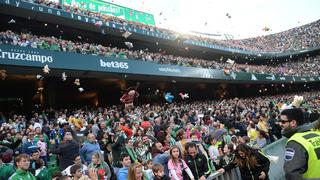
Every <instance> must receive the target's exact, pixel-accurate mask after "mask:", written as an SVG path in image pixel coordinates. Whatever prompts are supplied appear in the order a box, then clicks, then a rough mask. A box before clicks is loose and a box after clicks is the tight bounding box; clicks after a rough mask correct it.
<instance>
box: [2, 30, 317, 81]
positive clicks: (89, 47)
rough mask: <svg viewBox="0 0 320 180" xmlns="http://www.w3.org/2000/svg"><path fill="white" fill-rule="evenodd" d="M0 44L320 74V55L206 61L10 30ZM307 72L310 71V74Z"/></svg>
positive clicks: (212, 66) (235, 68)
mask: <svg viewBox="0 0 320 180" xmlns="http://www.w3.org/2000/svg"><path fill="white" fill-rule="evenodd" d="M0 44H9V45H17V46H22V47H31V48H40V49H48V50H52V51H62V52H75V53H81V54H89V55H94V56H106V57H116V58H122V59H133V60H140V61H148V62H154V63H159V64H171V65H179V66H187V67H202V68H209V69H217V70H228V71H229V73H230V72H231V71H234V72H249V73H260V74H279V75H295V76H318V75H319V72H320V71H319V70H320V63H319V60H320V56H313V57H306V58H305V57H304V58H302V59H300V60H297V61H294V62H292V61H289V62H287V61H285V62H284V63H282V64H279V65H276V66H275V65H270V66H268V65H248V64H237V63H233V64H230V63H226V62H222V61H220V60H219V59H218V60H211V61H209V60H203V59H197V58H189V57H181V56H174V55H167V54H164V53H153V52H149V51H148V50H147V49H144V50H131V49H123V48H117V47H110V46H103V45H101V44H89V43H87V42H82V41H81V40H79V41H77V42H74V41H70V40H63V39H59V38H56V37H53V36H51V37H45V36H36V35H32V34H30V33H16V32H12V31H10V30H7V31H4V32H0ZM305 72H308V74H306V73H305Z"/></svg>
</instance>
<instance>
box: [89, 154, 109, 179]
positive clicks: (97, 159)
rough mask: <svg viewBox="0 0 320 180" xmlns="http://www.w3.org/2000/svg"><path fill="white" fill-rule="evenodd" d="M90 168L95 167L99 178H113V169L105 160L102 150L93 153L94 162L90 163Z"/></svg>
mask: <svg viewBox="0 0 320 180" xmlns="http://www.w3.org/2000/svg"><path fill="white" fill-rule="evenodd" d="M88 168H89V169H94V170H95V171H96V172H97V175H98V180H101V179H110V178H111V175H112V172H111V169H110V167H109V165H108V164H107V163H106V162H105V161H104V160H103V155H102V154H101V153H100V152H95V153H93V154H92V162H91V163H90V164H89V166H88Z"/></svg>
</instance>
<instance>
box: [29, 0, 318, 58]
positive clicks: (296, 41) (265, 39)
mask: <svg viewBox="0 0 320 180" xmlns="http://www.w3.org/2000/svg"><path fill="white" fill-rule="evenodd" d="M28 2H32V3H37V4H41V5H45V6H49V7H51V8H57V9H63V10H66V11H68V12H73V13H76V14H81V15H87V16H90V17H96V18H101V19H102V20H103V21H106V22H116V23H119V24H123V25H128V24H130V25H132V26H134V27H136V28H140V29H143V30H148V31H155V32H162V33H166V34H170V35H175V36H177V33H176V32H174V31H170V30H166V29H161V28H158V27H151V26H147V25H144V24H141V23H137V22H131V21H130V22H129V21H126V20H123V19H120V18H117V17H113V16H108V15H104V14H101V13H96V12H92V11H88V10H85V9H83V8H80V7H78V6H76V5H73V6H66V5H63V6H61V5H60V4H59V3H55V2H51V1H46V0H29V1H28ZM177 37H178V36H177ZM181 37H182V38H187V39H190V40H195V41H199V42H205V43H208V44H214V45H219V46H224V47H231V48H236V49H242V50H249V51H256V52H296V51H301V50H305V49H309V48H316V47H320V44H319V42H320V20H317V21H315V22H312V23H309V24H306V25H303V26H299V27H296V28H292V29H289V30H287V31H283V32H280V33H275V34H270V35H266V36H258V37H254V38H248V39H241V40H216V39H211V38H205V37H197V36H190V35H181Z"/></svg>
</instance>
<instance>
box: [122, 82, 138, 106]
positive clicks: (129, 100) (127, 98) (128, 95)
mask: <svg viewBox="0 0 320 180" xmlns="http://www.w3.org/2000/svg"><path fill="white" fill-rule="evenodd" d="M138 87H139V83H137V85H136V87H129V88H128V89H127V90H126V92H125V93H124V94H123V95H122V96H121V98H120V101H121V102H122V103H124V106H125V108H126V109H130V108H133V107H134V105H133V102H134V99H135V98H137V97H139V93H138V91H137V89H138Z"/></svg>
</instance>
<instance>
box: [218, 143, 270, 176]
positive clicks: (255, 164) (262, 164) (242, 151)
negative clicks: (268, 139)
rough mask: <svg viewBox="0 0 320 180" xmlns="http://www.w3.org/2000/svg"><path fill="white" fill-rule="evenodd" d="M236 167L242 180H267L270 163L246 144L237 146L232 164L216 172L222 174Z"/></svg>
mask: <svg viewBox="0 0 320 180" xmlns="http://www.w3.org/2000/svg"><path fill="white" fill-rule="evenodd" d="M236 166H238V167H239V169H240V173H241V178H242V179H253V180H259V179H263V180H268V179H269V176H268V172H269V166H270V161H269V159H268V158H267V157H265V156H264V155H263V154H262V153H261V152H260V151H259V150H257V149H254V148H252V147H250V146H248V145H246V144H239V145H238V147H237V149H236V157H235V160H234V161H233V162H231V163H230V164H228V165H227V166H225V167H224V168H221V169H219V170H218V172H220V173H223V172H225V171H229V170H231V169H232V168H235V167H236Z"/></svg>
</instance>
